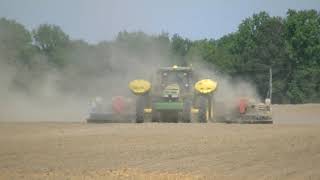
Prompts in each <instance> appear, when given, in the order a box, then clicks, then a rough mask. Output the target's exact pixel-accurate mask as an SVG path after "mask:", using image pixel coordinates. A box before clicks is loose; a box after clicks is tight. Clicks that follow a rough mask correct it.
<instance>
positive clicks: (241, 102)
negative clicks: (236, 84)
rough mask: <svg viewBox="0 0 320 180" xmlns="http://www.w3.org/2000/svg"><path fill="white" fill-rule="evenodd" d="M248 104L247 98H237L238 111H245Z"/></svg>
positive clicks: (242, 112)
mask: <svg viewBox="0 0 320 180" xmlns="http://www.w3.org/2000/svg"><path fill="white" fill-rule="evenodd" d="M247 106H248V100H247V99H240V100H239V113H240V114H244V113H246V110H247Z"/></svg>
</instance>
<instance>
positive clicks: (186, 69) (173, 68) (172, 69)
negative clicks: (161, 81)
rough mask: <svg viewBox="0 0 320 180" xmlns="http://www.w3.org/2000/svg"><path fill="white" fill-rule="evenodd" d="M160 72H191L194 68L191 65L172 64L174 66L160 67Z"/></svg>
mask: <svg viewBox="0 0 320 180" xmlns="http://www.w3.org/2000/svg"><path fill="white" fill-rule="evenodd" d="M158 71H160V72H168V71H182V72H191V71H192V68H191V67H182V66H176V65H174V66H172V67H162V68H159V70H158Z"/></svg>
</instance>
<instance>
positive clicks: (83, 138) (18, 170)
mask: <svg viewBox="0 0 320 180" xmlns="http://www.w3.org/2000/svg"><path fill="white" fill-rule="evenodd" d="M303 107H304V106H303ZM319 107H320V106H318V105H314V106H312V107H309V106H308V107H307V108H306V110H305V111H310V112H312V113H311V114H310V117H308V116H306V115H305V114H308V113H305V112H304V111H301V112H300V113H297V112H296V111H297V110H296V109H295V110H293V111H294V113H296V116H295V117H294V118H299V115H302V116H301V117H300V121H298V120H297V119H295V120H294V121H290V119H289V118H290V116H291V114H290V111H291V109H294V108H296V106H294V107H291V106H278V107H277V106H275V112H277V117H276V122H275V124H273V125H246V124H215V123H208V124H169V123H167V124H166V123H164V124H157V123H155V124H152V123H145V124H85V123H44V122H42V123H34V122H33V123H16V122H15V123H1V124H0V145H1V146H0V179H320V171H319V169H320V130H319V129H320V123H319V124H318V123H317V120H318V122H320V119H319V117H320V116H318V115H319V114H320V108H319ZM310 108H315V109H313V110H312V111H311V110H310ZM286 114H288V116H286ZM317 114H318V115H317ZM288 122H292V123H288ZM295 122H299V124H297V123H295Z"/></svg>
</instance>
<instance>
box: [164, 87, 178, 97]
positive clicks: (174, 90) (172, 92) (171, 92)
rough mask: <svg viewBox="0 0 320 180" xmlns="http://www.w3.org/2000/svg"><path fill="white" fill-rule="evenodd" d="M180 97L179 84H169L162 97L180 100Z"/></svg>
mask: <svg viewBox="0 0 320 180" xmlns="http://www.w3.org/2000/svg"><path fill="white" fill-rule="evenodd" d="M179 96H180V87H179V85H178V84H169V85H167V86H166V87H165V88H164V90H163V93H162V97H166V98H179Z"/></svg>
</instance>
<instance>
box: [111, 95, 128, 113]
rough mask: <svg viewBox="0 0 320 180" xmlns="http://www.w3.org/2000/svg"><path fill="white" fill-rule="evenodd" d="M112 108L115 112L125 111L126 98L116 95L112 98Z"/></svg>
mask: <svg viewBox="0 0 320 180" xmlns="http://www.w3.org/2000/svg"><path fill="white" fill-rule="evenodd" d="M112 110H113V112H115V113H119V114H120V113H124V111H125V98H124V97H122V96H116V97H114V98H113V99H112Z"/></svg>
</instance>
